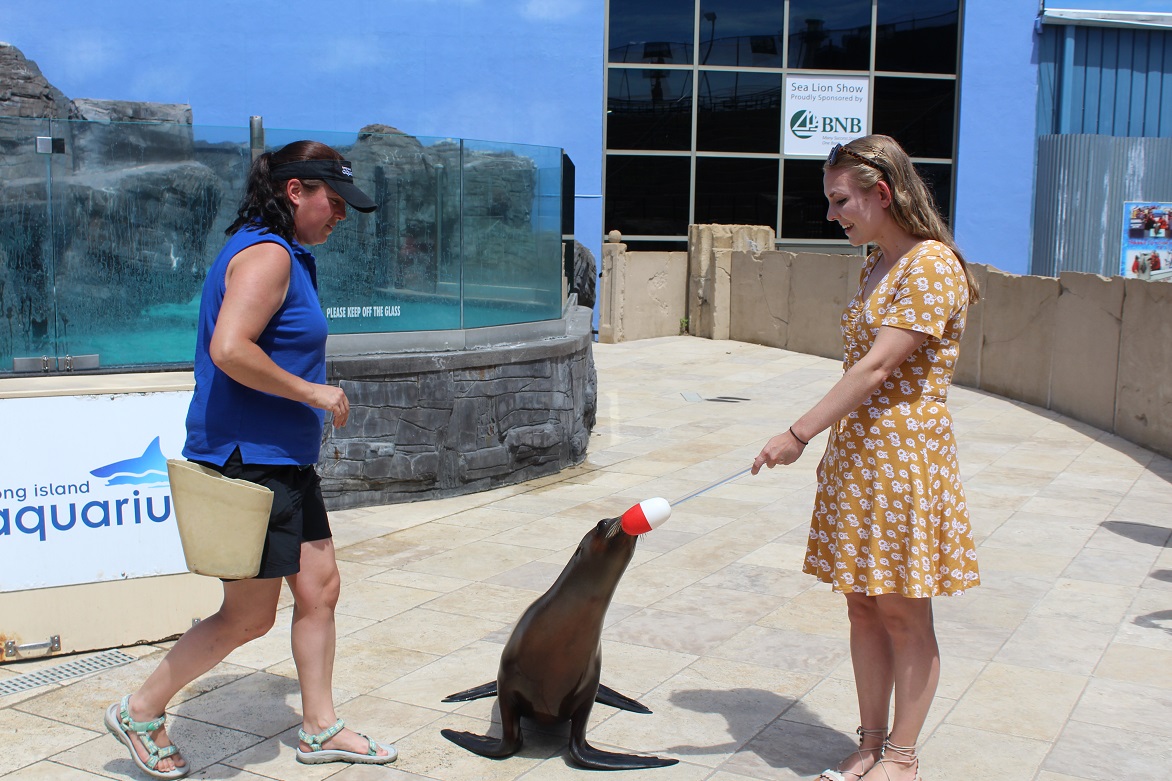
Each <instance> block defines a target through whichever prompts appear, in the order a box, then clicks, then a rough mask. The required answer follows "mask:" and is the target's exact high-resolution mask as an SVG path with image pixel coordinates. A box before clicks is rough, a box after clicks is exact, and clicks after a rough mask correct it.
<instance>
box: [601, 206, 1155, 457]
mask: <svg viewBox="0 0 1172 781" xmlns="http://www.w3.org/2000/svg"><path fill="white" fill-rule="evenodd" d="M693 228H694V229H695V230H696V232H697V233H698V234H699V235H700V236H701V237H703V236H704V234H705V232H707V231H709V230H710V226H693ZM738 229H739V227H738V226H733V227H731V228H730V227H728V226H722V227H721V229H720V230H719V233H720V234H727V233H728V232H729V231H732V232H733V233H735V232H736V231H737V230H738ZM750 235H751V234H750ZM717 241H719V239H717V238H716V237H715V236H714V237H711V238H708V239H706V240H705V242H704V243H703V244H702V245H701V246H713V245H714V244H715V243H716V242H717ZM606 252H607V249H606V248H605V247H604V256H605V253H606ZM609 252H610V268H611V269H612V273H611V276H610V278H608V277H607V274H606V273H604V274H603V278H602V290H601V291H600V296H601V297H602V299H603V301H604V302H605V301H608V300H609V301H610V302H611V304H610V311H611V312H616V313H618V312H621V313H623V317H622V318H619V321H620V322H621V327H615V328H613V329H612V330H611V331H610V334H609V335H610V336H611V337H612V338H611V341H623V340H624V339H630V338H643V336H642V335H646V336H666V335H669V334H675V333H678V324H677V322H676V321H677V319H678V318H677V316H676V314H675V312H674V311H673V312H670V313H669V312H667V311H665V310H664V309H663V308H661V307H657V306H654V305H653V303H654V302H656V301H659V300H662V299H663V298H664V297H665V296H667V295H669V292H667V291H664V290H663V289H661V287H660V286H659V285H649V284H648V281H647V275H646V274H645V273H634V274H631V273H629V272H630V271H631V270H636V271H637V270H639V269H641V268H642V266H641V264H646V263H652V264H655V265H657V266H660V267H661V268H660V272H659V273H660V277H661V278H664V279H667V278H671V279H679V277H680V276H682V275H683V270H682V268H680V266H682V263H683V260H682V259H681V258H676V259H674V266H675V267H673V268H668V267H667V266H668V265H670V264H669V261H668V259H665V258H660V257H659V256H660V255H662V254H665V253H638V252H627V251H626V247H625V245H622V244H621V243H616V244H615V246H614V247H613V248H612V249H610V250H609ZM690 254H693V255H694V254H695V243H694V242H693V249H692V250H691V251H690ZM641 255H648V256H650V257H649V258H648V259H647V260H644V259H643V258H641V257H639V256H641ZM709 266H710V267H712V268H715V269H716V273H717V274H719V273H721V272H720V270H719V269H720V264H718V263H716V262H715V255H714V253H713V259H712V261H710V262H709ZM727 267H728V272H727V273H728V282H727V295H726V296H725V295H710V296H709V298H708V301H710V302H711V304H712V305H714V306H716V307H718V308H723V312H724V314H713V316H712V317H707V316H705V317H703V318H694V317H693V315H692V309H691V307H692V306H693V304H694V303H695V302H696V301H698V300H699V296H698V295H697V294H696V291H694V290H692V289H691V288H688V289H684V290H678V289H677V290H675V291H671V292H670V295H673V296H676V297H683V298H686V300H687V301H688V305H689V309H688V311H687V312H686V313H685V314H684V315H682V316H683V317H688V318H689V323H691V324H693V325H697V324H698V325H701V326H703V325H705V324H713V323H716V324H719V323H720V322H721V321H722V319H724V320H727V323H728V332H727V337H725V336H721V335H720V333H719V330H718V329H713V328H709V329H708V330H707V331H705V330H704V329H703V328H695V327H693V328H692V329H691V333H692V334H693V335H698V336H705V337H707V338H730V339H736V340H739V341H745V342H752V343H755V344H764V345H769V346H772V347H779V348H783V349H787V350H793V351H795V352H802V353H809V354H814V355H821V356H824V357H827V358H835V359H841V358H842V336H841V332H840V330H839V321H840V318H841V315H842V310H843V309H844V308H845V306H846V303H847V302H848V301H849V300H850V298H851V297H852V296H853V295H854V294H855V291H856V290H857V289H858V284H859V271H860V269H861V267H862V258H861V257H858V256H851V255H823V254H816V253H792V252H778V251H774V250H766V251H749V250H731V251H730V252H729V254H728V263H727ZM970 267H971V268H972V270H973V272H974V274H975V276H976V278H977V282H978V285H979V286H980V289H981V301H979V302H978V303H977V304H975V305H974V306H973V307H972V308H971V309H970V311H969V316H968V322H967V324H966V328H965V335H964V340H963V341H962V343H961V351H960V361H959V363H958V365H957V371H956V376H955V380H956V382H957V383H958V384H960V385H966V386H969V387H973V388H979V389H981V390H984V391H988V392H990V393H995V394H997V395H999V396H1005V397H1007V398H1011V399H1016V400H1019V401H1023V402H1026V403H1028V404H1032V405H1035V406H1038V407H1044V408H1046V409H1053V410H1055V411H1056V412H1060V413H1062V414H1064V415H1067V416H1069V417H1072V418H1074V419H1076V420H1081V421H1084V422H1086V423H1090V424H1091V425H1093V426H1095V427H1096V428H1100V429H1102V430H1104V431H1110V432H1113V433H1115V434H1118V435H1119V436H1121V437H1123V438H1125V439H1127V440H1130V441H1132V442H1135V443H1136V444H1139V445H1142V446H1143V447H1146V448H1149V449H1151V450H1155V451H1157V452H1159V453H1162V454H1164V455H1168V456H1172V368H1170V367H1172V284H1167V283H1165V282H1151V281H1145V280H1135V279H1127V280H1125V279H1123V278H1121V277H1112V278H1107V277H1102V276H1099V275H1096V274H1085V273H1079V272H1063V273H1062V274H1061V275H1060V276H1058V277H1040V276H1018V275H1016V274H1008V273H1005V272H1003V271H1000V270H998V269H995V268H989V267H986V266H982V265H979V264H970ZM624 270H626V271H627V272H628V273H627V274H626V275H625V276H624V275H623V274H622V272H623V271H624ZM695 279H696V278H695V277H694V276H693V277H692V278H691V280H690V284H691V285H692V286H694V285H695ZM710 289H711V290H716V291H719V290H721V287H720V285H719V284H718V285H715V286H713V287H712V288H710ZM603 311H604V312H605V311H606V309H604V310H603ZM637 316H638V317H637ZM601 323H602V320H601V318H600V332H599V336H600V340H601V341H607V340H606V339H603V338H602V337H603V334H604V332H603V331H602V330H601ZM632 334H639V335H640V336H632Z"/></svg>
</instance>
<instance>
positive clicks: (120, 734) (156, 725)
mask: <svg viewBox="0 0 1172 781" xmlns="http://www.w3.org/2000/svg"><path fill="white" fill-rule="evenodd" d="M166 723H167V714H165V713H164V714H163V715H162V716H159V717H158V718H157V719H151V720H150V721H135V720H134V719H132V718H130V695H129V694H127V695H126V696H125V697H123V698H122V702H116V703H114V704H113V705H111V706H110V707H109V708H107V709H106V729H108V730H110V734H111V735H113V736H114V737H116V738H118V741H119V742H120V743H122V745H124V746H126V748H128V749H130V758H131V759H133V760H134V764H136V765H138V768H139V770H141V771H142V772H144V773H146V774H147V775H149V776H151V777H152V778H163V779H169V778H183V777H184V776H185V775H187V773H188V770H189V769H190V768H189V767H188V765H183V766H181V767H176V768H174V769H173V770H168V771H166V772H164V771H162V770H155V768H156V767H158V765H159V760H162V759H166V758H167V757H171V756H174V755H175V754H178V753H179V749H178V748H176V747H175V746H160V745H159V744H157V743H155V741H154V740H152V739H151V733H152V732H154V731H155V730H158V729H162V728H163V725H165V724H166ZM131 732H133V733H134V734H136V735H138V739H139V741H141V742H142V745H143V748H145V749H146V750H147V752H148V754H149V756H148V757H147V761H146V762H143V761H142V760H141V759H140V758H139V756H138V751H137V750H136V749H135V747H134V741H132V740H131V739H130V733H131Z"/></svg>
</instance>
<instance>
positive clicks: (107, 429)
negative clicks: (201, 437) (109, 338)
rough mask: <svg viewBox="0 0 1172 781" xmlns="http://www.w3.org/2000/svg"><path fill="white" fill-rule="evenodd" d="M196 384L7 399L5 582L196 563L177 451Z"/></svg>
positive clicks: (66, 581)
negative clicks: (188, 551)
mask: <svg viewBox="0 0 1172 781" xmlns="http://www.w3.org/2000/svg"><path fill="white" fill-rule="evenodd" d="M190 402H191V392H190V391H183V392H168V393H140V394H120V395H104V396H58V397H48V398H29V399H3V400H0V408H2V409H3V412H4V426H5V432H4V433H5V437H4V439H5V447H4V449H3V455H2V456H0V592H7V591H23V590H25V589H34V588H48V587H52V586H66V585H73V584H77V583H96V582H100V581H108V580H124V579H127V578H136V577H146V576H152V575H171V574H175V573H179V572H186V571H187V567H186V565H185V564H184V560H183V548H182V545H181V543H180V541H179V531H178V529H177V527H176V526H175V505H174V502H172V500H171V488H170V484H169V482H168V480H167V459H168V458H177V457H180V451H181V450H182V448H183V441H184V438H185V436H186V434H185V428H184V422H185V419H186V417H187V406H188V404H189V403H190Z"/></svg>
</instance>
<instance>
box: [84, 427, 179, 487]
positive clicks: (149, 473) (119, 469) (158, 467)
mask: <svg viewBox="0 0 1172 781" xmlns="http://www.w3.org/2000/svg"><path fill="white" fill-rule="evenodd" d="M90 474H91V475H93V476H94V477H105V478H108V479H107V480H106V485H160V484H163V483H166V482H167V457H166V456H164V455H163V451H162V449H161V448H160V447H159V438H158V437H155V438H154V439H153V440H151V443H150V444H149V445H147V448H146V450H144V451H143V453H142V455H141V456H137V457H135V458H127V459H124V460H122V461H115V462H114V463H112V464H106V466H100V467H98V468H97V469H94V470H92V471H91V472H90Z"/></svg>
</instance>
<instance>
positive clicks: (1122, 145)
mask: <svg viewBox="0 0 1172 781" xmlns="http://www.w3.org/2000/svg"><path fill="white" fill-rule="evenodd" d="M1124 201H1169V202H1172V138H1113V137H1111V136H1103V135H1047V136H1042V137H1041V138H1039V139H1038V175H1037V181H1036V183H1035V186H1034V246H1033V256H1032V259H1031V263H1030V272H1031V273H1033V274H1042V275H1044V276H1057V275H1058V273H1059V272H1061V271H1089V272H1092V273H1096V274H1103V275H1104V276H1115V275H1117V274H1118V273H1119V251H1120V245H1121V244H1122V240H1123V203H1124Z"/></svg>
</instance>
